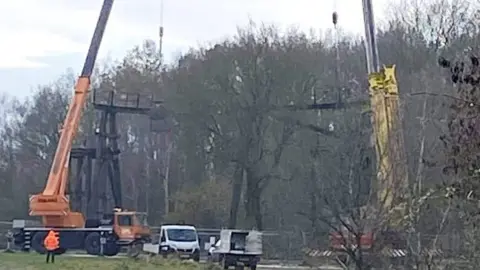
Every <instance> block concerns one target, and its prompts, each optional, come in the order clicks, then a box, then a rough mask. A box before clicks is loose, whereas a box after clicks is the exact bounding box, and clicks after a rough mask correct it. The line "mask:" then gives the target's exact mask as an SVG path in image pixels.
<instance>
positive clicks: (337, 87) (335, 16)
mask: <svg viewBox="0 0 480 270" xmlns="http://www.w3.org/2000/svg"><path fill="white" fill-rule="evenodd" d="M332 23H333V31H334V33H333V35H334V37H333V39H334V46H335V90H336V91H337V95H338V96H337V104H341V103H342V94H341V89H340V52H339V48H338V28H337V24H338V13H337V0H333V13H332Z"/></svg>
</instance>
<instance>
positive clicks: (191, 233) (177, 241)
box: [158, 225, 200, 262]
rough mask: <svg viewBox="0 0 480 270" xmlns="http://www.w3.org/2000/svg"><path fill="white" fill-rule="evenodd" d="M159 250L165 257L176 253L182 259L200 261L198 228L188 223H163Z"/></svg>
mask: <svg viewBox="0 0 480 270" xmlns="http://www.w3.org/2000/svg"><path fill="white" fill-rule="evenodd" d="M158 242H159V251H158V253H160V254H162V255H163V256H164V257H167V256H168V255H169V254H176V255H178V256H179V257H180V258H181V259H193V260H194V261H196V262H198V261H200V244H199V242H198V234H197V230H196V229H195V227H193V226H188V225H163V226H162V227H161V229H160V239H159V241H158Z"/></svg>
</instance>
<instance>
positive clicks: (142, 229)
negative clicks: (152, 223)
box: [113, 210, 150, 244]
mask: <svg viewBox="0 0 480 270" xmlns="http://www.w3.org/2000/svg"><path fill="white" fill-rule="evenodd" d="M113 228H114V231H115V234H116V235H117V236H118V238H119V241H120V242H122V243H123V244H129V243H132V242H135V241H139V240H145V239H148V238H150V228H149V226H148V223H147V214H146V213H141V212H133V211H118V210H117V211H115V212H114V213H113Z"/></svg>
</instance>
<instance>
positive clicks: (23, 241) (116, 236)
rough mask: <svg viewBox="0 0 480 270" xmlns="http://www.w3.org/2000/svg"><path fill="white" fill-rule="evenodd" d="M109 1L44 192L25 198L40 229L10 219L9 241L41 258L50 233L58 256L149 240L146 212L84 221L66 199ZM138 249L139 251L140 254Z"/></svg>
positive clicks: (109, 250)
mask: <svg viewBox="0 0 480 270" xmlns="http://www.w3.org/2000/svg"><path fill="white" fill-rule="evenodd" d="M113 2H114V1H113V0H104V1H103V5H102V8H101V11H100V15H99V18H98V21H97V25H96V28H95V32H94V34H93V37H92V40H91V43H90V47H89V50H88V53H87V56H86V59H85V63H84V66H83V69H82V72H81V75H80V76H79V78H78V80H77V83H76V85H75V89H74V93H73V97H72V101H71V103H70V105H69V108H68V112H67V115H66V117H65V120H64V123H63V128H62V130H61V135H60V139H59V143H58V145H57V149H56V152H55V156H54V159H53V162H52V166H51V169H50V173H49V175H48V178H47V182H46V185H45V188H44V190H43V191H42V192H41V193H39V194H35V195H32V196H30V213H29V214H30V216H34V217H41V219H42V223H43V224H42V225H39V226H27V223H26V221H24V220H14V222H13V227H14V232H15V234H14V242H15V244H16V245H17V246H20V247H21V248H22V249H23V250H25V251H28V250H30V249H33V250H35V251H37V252H39V253H45V252H46V250H45V247H44V246H43V239H44V238H45V236H46V234H47V233H48V231H49V230H51V229H54V230H55V231H57V232H59V237H60V248H59V249H58V253H63V252H65V251H66V250H69V249H83V250H86V251H87V253H89V254H93V255H106V256H114V255H116V254H117V253H118V252H119V250H120V248H121V247H122V246H128V247H131V248H133V247H135V248H136V249H138V245H141V244H143V243H144V242H146V241H149V239H150V229H149V227H148V225H147V223H146V221H147V218H146V214H145V213H139V212H134V211H125V210H122V209H113V210H112V213H109V214H107V215H104V217H103V218H102V219H98V220H86V219H85V217H84V215H83V213H80V212H75V211H72V210H71V207H70V200H69V197H68V195H67V194H66V189H67V185H68V171H69V159H70V153H71V151H72V145H73V141H74V139H75V136H76V135H77V131H78V126H79V124H80V120H81V117H82V113H83V110H84V107H85V106H86V102H87V97H88V93H89V88H90V77H91V75H92V72H93V68H94V64H95V61H96V58H97V54H98V50H99V48H100V44H101V41H102V38H103V33H104V31H105V27H106V25H107V21H108V18H109V16H110V12H111V9H112V6H113ZM139 250H140V249H139Z"/></svg>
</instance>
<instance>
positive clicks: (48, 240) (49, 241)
mask: <svg viewBox="0 0 480 270" xmlns="http://www.w3.org/2000/svg"><path fill="white" fill-rule="evenodd" d="M43 245H44V246H45V248H46V249H47V260H46V261H47V263H49V262H50V261H51V262H52V263H55V250H57V249H58V248H59V247H60V240H59V239H58V233H57V232H55V231H53V230H50V231H49V232H48V234H47V237H45V240H44V241H43Z"/></svg>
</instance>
